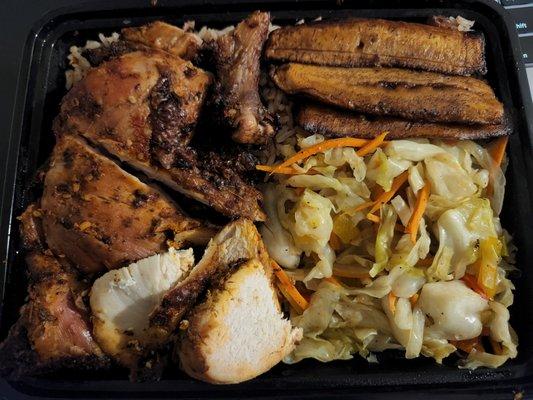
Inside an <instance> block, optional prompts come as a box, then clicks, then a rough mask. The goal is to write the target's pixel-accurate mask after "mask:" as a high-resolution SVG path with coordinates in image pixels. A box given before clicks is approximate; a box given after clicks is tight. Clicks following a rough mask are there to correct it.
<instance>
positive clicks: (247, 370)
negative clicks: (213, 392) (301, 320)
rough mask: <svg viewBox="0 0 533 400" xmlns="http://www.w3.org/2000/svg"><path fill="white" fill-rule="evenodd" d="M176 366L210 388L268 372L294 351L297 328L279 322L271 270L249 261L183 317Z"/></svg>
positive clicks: (298, 331)
mask: <svg viewBox="0 0 533 400" xmlns="http://www.w3.org/2000/svg"><path fill="white" fill-rule="evenodd" d="M188 321H189V325H188V328H187V329H186V331H185V333H184V335H183V339H182V341H181V342H180V344H179V348H178V356H179V359H180V362H181V367H182V368H183V369H184V370H185V372H187V373H188V374H189V375H191V376H193V377H195V378H197V379H200V380H203V381H206V382H210V383H217V384H228V383H239V382H243V381H246V380H248V379H252V378H255V377H256V376H258V375H261V374H262V373H264V372H266V371H268V370H269V369H270V368H272V367H273V366H274V365H276V364H277V363H279V362H280V361H281V360H282V359H283V357H285V356H286V355H288V354H289V353H290V352H291V351H292V350H294V347H295V343H296V342H297V341H298V340H300V339H301V338H302V329H301V328H293V327H292V326H291V323H290V321H289V320H287V319H285V318H284V317H283V313H282V312H281V309H280V304H279V300H278V297H277V294H276V290H275V289H274V285H273V282H272V269H271V268H270V267H265V266H264V265H263V264H262V263H261V262H260V261H259V260H257V259H253V260H250V261H248V262H246V263H245V264H243V265H242V266H240V267H238V269H237V271H235V272H233V273H232V274H231V275H229V276H228V277H227V278H226V279H225V280H224V282H223V283H221V284H219V285H218V288H215V289H212V290H211V291H210V292H209V294H208V296H207V299H206V300H205V301H204V302H203V303H202V304H200V305H198V306H196V307H195V308H194V309H193V310H192V311H191V313H190V315H189V317H188Z"/></svg>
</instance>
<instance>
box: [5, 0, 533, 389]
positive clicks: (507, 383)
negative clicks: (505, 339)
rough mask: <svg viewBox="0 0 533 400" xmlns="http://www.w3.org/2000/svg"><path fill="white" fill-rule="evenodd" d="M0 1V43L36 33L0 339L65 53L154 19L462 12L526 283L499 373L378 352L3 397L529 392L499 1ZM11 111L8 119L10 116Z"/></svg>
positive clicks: (522, 111)
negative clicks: (502, 122) (498, 115)
mask: <svg viewBox="0 0 533 400" xmlns="http://www.w3.org/2000/svg"><path fill="white" fill-rule="evenodd" d="M4 2H5V0H4ZM7 4H8V7H7V14H4V15H2V16H1V19H4V20H6V21H7V19H10V22H11V23H7V22H6V23H5V25H2V24H0V33H1V34H2V35H10V33H11V32H8V31H7V28H8V27H12V26H14V21H16V22H19V23H20V24H22V26H24V24H27V25H28V23H29V22H31V24H32V26H33V27H32V28H31V31H29V33H28V32H27V33H26V34H27V39H26V44H25V47H24V54H23V57H22V60H21V62H20V65H17V63H16V62H15V63H13V62H11V68H12V69H13V68H20V75H19V80H18V83H17V95H16V99H14V103H13V104H14V107H13V108H11V107H9V105H8V107H4V109H2V110H0V117H1V118H2V121H1V122H2V125H0V126H8V123H10V125H9V126H10V130H6V131H4V132H2V133H1V134H0V163H5V165H3V166H2V165H1V164H0V188H1V189H2V190H3V191H2V193H3V194H2V196H1V197H0V202H1V203H0V218H1V219H0V259H2V260H5V262H4V263H3V264H0V338H1V339H3V338H4V337H5V335H6V334H7V331H8V329H9V327H10V326H11V324H12V323H13V322H14V321H15V320H16V318H17V317H18V309H19V307H20V305H21V304H22V303H23V300H24V297H25V295H26V286H25V284H26V282H25V277H24V262H23V258H22V255H21V254H20V253H19V249H20V244H19V238H18V232H17V231H18V229H17V228H18V225H17V223H16V219H15V218H16V216H17V215H19V214H20V213H21V211H22V210H23V209H24V207H26V205H27V204H28V202H30V201H31V200H33V196H34V195H35V194H34V190H32V189H31V188H32V187H33V179H34V175H35V172H36V170H37V168H38V167H39V165H41V164H42V163H43V162H44V161H45V160H46V158H47V157H48V155H49V154H50V150H51V148H52V146H53V142H54V139H53V135H52V133H51V123H52V120H53V118H54V116H55V115H56V114H57V111H58V104H59V101H60V99H61V97H62V96H63V95H64V93H65V89H64V86H65V80H64V70H65V68H66V55H67V54H68V49H69V47H70V46H71V45H73V44H76V45H80V44H83V43H84V42H85V40H86V39H91V38H96V35H97V33H98V32H104V33H110V32H113V31H118V30H120V28H121V27H123V26H126V25H139V24H142V23H146V22H147V21H150V20H154V19H163V20H166V21H168V22H171V23H176V24H180V23H182V22H184V21H186V20H196V21H197V27H200V26H202V25H204V24H209V25H210V26H213V27H223V26H226V25H228V24H233V23H235V22H238V21H239V20H241V19H242V18H243V17H245V16H246V15H247V14H248V13H249V12H250V11H253V10H255V9H263V10H269V11H271V13H272V15H273V16H274V18H275V23H277V24H285V23H294V22H295V21H296V20H297V19H300V18H314V17H318V16H322V17H324V18H328V17H342V16H361V17H381V18H390V19H402V20H409V21H423V20H425V19H426V18H427V17H428V16H430V15H436V14H442V15H453V16H455V15H458V14H459V15H462V16H463V17H466V18H469V19H474V20H476V28H477V29H479V30H482V31H483V32H484V34H485V38H486V42H487V62H488V70H489V74H488V76H487V78H488V79H489V81H490V83H491V84H492V85H493V87H494V88H495V90H496V92H497V95H498V96H499V98H500V99H502V101H503V102H504V103H505V106H506V107H507V109H509V110H510V111H511V116H512V119H513V123H514V126H515V132H514V134H513V135H512V137H511V140H510V145H509V154H510V165H509V168H508V171H507V179H508V184H507V194H506V200H505V204H504V212H503V215H502V221H503V225H504V227H506V228H507V229H508V230H509V231H510V232H511V233H512V234H513V235H514V238H515V241H516V244H517V246H518V248H519V253H518V265H519V266H520V268H521V269H522V275H521V277H520V278H518V279H516V280H515V284H516V287H517V289H516V300H515V305H514V306H513V307H512V309H511V315H512V324H513V326H514V328H515V329H516V330H517V332H518V335H519V338H520V346H519V356H518V358H517V359H516V360H513V361H511V362H508V363H507V364H505V365H504V366H503V367H501V368H499V369H496V370H489V369H479V370H476V371H468V370H460V369H457V368H455V367H452V366H438V365H436V364H435V363H434V361H433V360H430V359H425V358H419V359H416V360H403V359H399V358H398V357H396V356H395V355H394V354H393V353H385V354H383V355H382V356H380V360H381V363H380V364H379V365H375V364H374V365H369V364H367V362H366V361H364V360H362V359H359V358H358V357H357V356H356V357H355V359H354V360H352V361H342V362H333V363H329V364H321V363H319V362H316V361H306V362H302V363H299V364H297V365H293V366H286V365H279V366H278V367H276V368H274V369H273V370H272V371H270V372H269V373H267V374H265V375H263V376H261V377H259V378H257V379H255V380H252V381H250V382H247V383H244V384H240V385H236V386H225V387H220V386H219V387H216V386H212V385H207V384H203V383H200V382H197V381H195V380H193V379H190V378H188V377H187V376H185V375H184V374H183V373H181V372H179V371H178V370H177V369H176V370H172V371H168V373H167V374H166V375H165V376H164V377H163V380H162V381H161V382H158V383H136V384H132V383H129V382H128V381H127V374H126V373H125V372H124V371H114V372H110V373H105V374H100V375H99V374H93V375H87V374H84V375H80V374H77V375H76V374H63V373H62V374H58V376H57V377H55V378H48V379H38V378H31V379H26V380H24V381H21V382H6V381H2V380H0V398H10V399H12V398H26V397H33V396H36V397H54V398H103V397H115V398H173V397H179V398H196V397H207V398H213V397H230V398H238V397H248V398H249V397H254V398H259V397H275V398H282V397H283V398H301V397H304V396H306V397H312V398H325V397H340V398H347V397H352V396H364V397H366V398H371V397H376V396H378V397H379V396H381V395H386V394H388V395H401V396H408V398H417V397H419V396H420V397H422V396H424V397H426V396H427V395H431V396H432V397H437V398H446V397H449V396H451V395H452V394H455V395H459V396H461V397H462V396H476V395H479V394H481V393H483V394H484V396H486V397H487V398H502V397H505V398H511V397H512V396H513V393H514V392H520V391H526V393H527V390H528V388H529V385H530V384H531V382H532V381H533V335H532V334H531V332H533V313H532V312H531V306H533V270H532V269H531V266H532V264H533V263H532V262H531V261H530V260H533V217H532V215H533V210H532V201H531V197H530V196H531V195H530V192H531V191H532V189H533V146H532V142H533V107H532V104H531V98H530V95H529V91H528V89H527V88H528V85H527V81H526V74H525V70H524V67H523V64H522V61H521V57H522V55H521V51H520V49H519V45H518V38H517V37H516V32H515V27H514V23H513V22H512V21H511V19H510V18H509V16H508V15H507V12H506V11H505V10H504V9H503V8H501V7H500V6H499V5H498V4H496V3H495V2H493V1H492V0H478V1H474V0H461V1H453V0H441V1H424V0H392V1H391V0H390V1H385V0H383V1H380V0H375V1H371V0H358V1H342V0H337V1H336V2H335V1H323V0H302V1H298V0H290V1H279V0H261V1H256V0H249V1H247V2H238V1H231V0H211V1H208V2H199V1H193V0H176V1H161V0H160V1H159V2H157V3H156V5H152V2H151V1H150V0H142V1H135V0H133V1H131V0H130V1H117V0H109V1H106V2H102V1H91V2H87V3H78V4H75V5H70V6H67V7H63V8H57V7H58V6H59V5H65V4H66V2H65V1H60V0H56V1H50V0H48V1H40V2H39V6H38V7H37V10H39V9H40V10H44V9H45V10H47V12H48V13H47V14H46V15H45V16H44V17H42V18H41V19H40V20H38V21H36V22H34V21H33V20H32V21H28V20H27V19H24V15H26V14H24V10H25V8H24V4H25V5H26V7H33V2H30V1H23V2H22V4H23V5H22V6H21V3H20V2H16V1H7ZM67 4H68V3H67ZM39 7H40V8H39ZM10 10H11V12H12V13H13V14H14V11H16V10H18V13H17V14H14V15H10V14H9V12H10ZM0 12H2V11H0ZM27 15H28V16H29V17H27V18H30V17H31V18H35V17H32V15H35V10H34V9H32V11H30V10H28V14H27ZM1 19H0V22H1ZM31 24H29V25H31ZM29 25H28V26H29ZM2 26H4V28H2ZM18 28H19V29H20V25H19V26H18ZM15 39H16V38H15V37H14V40H13V42H15V43H13V42H9V43H10V44H9V46H6V47H7V49H6V50H8V52H7V54H11V56H12V57H15V54H16V53H17V48H19V47H20V46H21V44H20V43H16V40H15ZM3 40H5V39H3ZM6 43H8V41H6ZM17 46H19V47H17ZM3 62H5V60H3ZM11 73H13V71H12V70H11ZM8 76H9V75H8ZM1 78H2V77H0V79H1ZM9 83H11V85H13V82H6V83H5V85H6V87H7V86H8V85H9ZM11 109H13V113H12V114H11V113H9V111H10V110H11ZM2 167H3V168H2ZM59 375H60V376H59Z"/></svg>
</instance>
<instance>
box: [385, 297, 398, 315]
mask: <svg viewBox="0 0 533 400" xmlns="http://www.w3.org/2000/svg"><path fill="white" fill-rule="evenodd" d="M387 299H388V301H389V309H390V310H391V313H393V314H394V313H395V312H396V300H398V297H396V296H395V295H394V293H392V292H389V296H388V297H387Z"/></svg>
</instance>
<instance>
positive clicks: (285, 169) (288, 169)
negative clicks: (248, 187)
mask: <svg viewBox="0 0 533 400" xmlns="http://www.w3.org/2000/svg"><path fill="white" fill-rule="evenodd" d="M275 168H276V167H272V166H270V165H261V164H257V165H256V166H255V169H256V170H258V171H263V172H273V171H274V169H275ZM276 173H277V174H282V175H296V174H298V171H296V169H294V168H292V167H283V168H278V169H277V170H276Z"/></svg>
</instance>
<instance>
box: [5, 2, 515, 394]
mask: <svg viewBox="0 0 533 400" xmlns="http://www.w3.org/2000/svg"><path fill="white" fill-rule="evenodd" d="M485 47H486V43H485V39H484V36H483V34H482V33H481V32H479V31H477V30H476V25H475V22H474V21H469V20H467V19H465V18H462V17H461V16H456V17H442V16H434V17H432V18H430V19H429V20H428V21H426V22H425V23H421V22H420V23H419V22H417V23H415V22H408V21H393V20H384V19H361V18H344V19H333V18H324V19H323V20H322V19H321V18H319V19H317V20H313V21H311V20H305V21H304V20H301V21H299V22H298V23H297V24H293V25H284V26H279V25H277V24H276V20H275V19H273V18H272V17H271V15H270V14H269V13H268V12H265V11H255V12H253V13H251V14H250V15H248V16H247V17H246V18H245V19H244V20H242V21H240V22H238V23H237V24H236V25H235V26H229V27H227V28H224V29H222V30H218V29H213V28H211V27H209V26H204V27H200V26H195V23H194V21H189V22H187V23H186V24H185V25H184V26H182V27H178V26H174V25H170V24H168V23H165V22H162V21H155V22H150V23H147V24H144V25H141V26H135V27H127V28H124V29H122V30H121V31H119V32H115V33H113V34H112V35H110V36H105V35H102V34H100V35H99V36H95V37H94V38H93V39H92V40H89V41H87V43H86V44H85V45H84V46H74V47H72V48H71V49H70V53H69V55H68V64H69V68H68V69H67V70H66V71H65V73H66V83H67V87H66V88H65V90H64V93H63V97H62V100H61V102H60V104H57V108H56V110H57V115H56V116H55V119H54V123H53V127H52V131H51V132H46V133H45V134H46V135H53V136H54V137H55V145H54V148H53V150H52V152H51V154H50V155H49V158H48V161H47V162H46V163H45V165H43V166H42V168H41V169H40V171H39V173H38V175H37V177H36V179H37V180H38V184H37V185H38V186H39V187H40V188H42V191H41V194H40V196H39V197H38V198H37V199H36V201H35V202H33V203H32V204H29V205H28V206H27V208H26V210H25V211H24V212H23V213H22V214H21V215H20V216H19V218H18V220H19V228H20V237H21V242H22V243H23V247H24V249H23V250H24V253H25V259H26V266H27V275H28V287H27V292H28V296H27V300H26V303H25V304H24V306H23V307H22V308H21V309H20V317H19V319H18V321H17V322H16V323H15V324H14V325H13V326H12V327H11V329H10V332H9V335H8V337H7V338H6V339H5V340H4V341H3V342H2V344H0V360H1V362H0V372H1V374H2V375H3V376H5V377H8V378H10V379H21V378H24V377H27V376H37V375H47V374H48V375H49V374H50V373H53V372H55V371H57V370H59V369H68V370H108V369H112V368H115V369H116V368H117V367H119V368H122V369H123V370H127V371H128V373H129V378H130V379H131V380H133V381H142V380H157V379H159V378H160V377H161V375H162V374H163V372H164V371H165V370H166V369H167V368H171V367H172V366H179V368H181V369H182V370H183V371H184V372H185V373H186V374H188V375H189V376H191V377H193V378H195V379H198V380H201V381H205V382H209V383H214V384H233V383H239V382H243V381H246V380H249V379H253V378H255V377H257V376H259V375H261V374H263V373H265V372H266V371H268V370H270V369H271V368H272V367H274V366H275V365H277V364H278V363H286V364H294V363H298V362H300V361H301V360H304V359H314V360H317V361H315V362H318V361H320V362H330V361H334V360H349V359H351V358H353V357H362V358H364V359H366V360H367V361H368V362H369V363H376V362H379V357H380V355H381V354H382V353H383V352H393V353H394V354H397V355H398V356H399V357H400V358H405V359H413V358H419V357H426V358H431V359H433V360H434V362H435V363H437V364H442V363H445V364H447V365H454V366H456V367H457V368H467V369H476V368H498V367H500V366H502V365H503V364H504V363H506V362H507V361H508V360H510V359H513V358H515V357H517V355H518V350H517V347H518V338H517V335H516V334H515V332H514V330H513V328H512V327H511V325H510V323H509V319H510V313H509V306H510V305H511V304H512V303H513V290H514V286H513V283H512V281H511V277H512V276H513V273H514V272H515V271H517V269H518V268H519V267H520V266H519V265H516V263H515V253H516V247H515V245H514V244H513V239H512V237H511V235H510V234H509V233H508V232H507V231H506V230H505V226H502V224H501V223H500V212H501V211H502V206H503V200H504V196H505V170H506V166H507V157H506V146H507V141H508V137H509V135H511V134H512V133H513V126H512V123H511V122H512V118H511V116H510V113H509V111H508V110H506V108H505V107H504V105H503V104H502V102H501V100H500V98H499V96H498V92H497V91H495V90H494V89H493V87H491V85H490V84H489V81H488V80H486V74H487V72H489V73H490V65H489V69H488V67H487V62H486V56H485ZM344 362H348V361H344Z"/></svg>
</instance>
